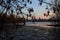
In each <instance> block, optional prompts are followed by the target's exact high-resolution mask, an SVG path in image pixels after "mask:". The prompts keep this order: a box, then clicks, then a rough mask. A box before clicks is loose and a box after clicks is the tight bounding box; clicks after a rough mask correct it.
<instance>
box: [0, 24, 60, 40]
mask: <svg viewBox="0 0 60 40" xmlns="http://www.w3.org/2000/svg"><path fill="white" fill-rule="evenodd" d="M0 40H60V29H57V28H52V29H47V28H40V27H34V26H20V25H18V26H17V27H16V25H6V24H5V25H4V26H3V30H2V31H1V30H0Z"/></svg>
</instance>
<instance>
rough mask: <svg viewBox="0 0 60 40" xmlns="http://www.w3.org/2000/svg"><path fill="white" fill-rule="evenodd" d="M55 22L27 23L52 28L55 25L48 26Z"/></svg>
mask: <svg viewBox="0 0 60 40" xmlns="http://www.w3.org/2000/svg"><path fill="white" fill-rule="evenodd" d="M53 23H54V22H27V23H26V25H29V26H39V27H46V28H52V27H53V26H47V25H53Z"/></svg>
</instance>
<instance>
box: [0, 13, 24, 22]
mask: <svg viewBox="0 0 60 40" xmlns="http://www.w3.org/2000/svg"><path fill="white" fill-rule="evenodd" d="M24 20H25V18H24V17H23V18H21V17H17V15H14V14H10V15H6V14H3V13H0V23H21V22H23V21H24Z"/></svg>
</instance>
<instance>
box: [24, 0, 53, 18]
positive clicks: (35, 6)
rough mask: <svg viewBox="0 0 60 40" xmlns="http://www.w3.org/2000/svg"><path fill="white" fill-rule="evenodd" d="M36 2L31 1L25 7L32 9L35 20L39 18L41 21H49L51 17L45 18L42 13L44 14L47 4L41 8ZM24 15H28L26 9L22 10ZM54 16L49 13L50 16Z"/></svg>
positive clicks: (47, 0) (48, 0)
mask: <svg viewBox="0 0 60 40" xmlns="http://www.w3.org/2000/svg"><path fill="white" fill-rule="evenodd" d="M45 2H48V3H51V0H46V1H45ZM38 3H39V2H38V0H32V4H27V7H33V9H34V12H33V13H32V14H33V15H34V16H35V17H36V18H37V19H38V18H39V17H40V18H41V19H49V18H51V16H48V17H45V16H44V13H46V11H47V10H46V9H45V8H46V6H47V5H48V4H45V3H43V5H42V6H40V5H38ZM23 11H24V13H28V11H27V10H26V9H23ZM52 14H53V15H54V13H53V12H51V13H50V15H52Z"/></svg>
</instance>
